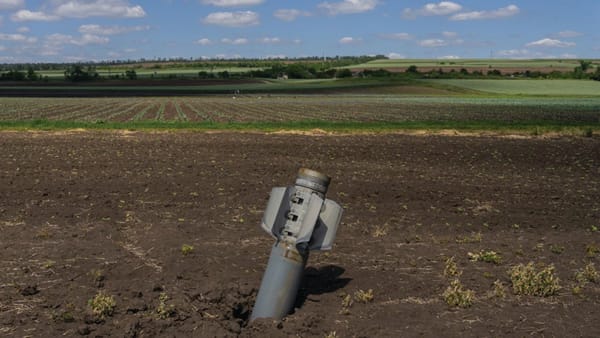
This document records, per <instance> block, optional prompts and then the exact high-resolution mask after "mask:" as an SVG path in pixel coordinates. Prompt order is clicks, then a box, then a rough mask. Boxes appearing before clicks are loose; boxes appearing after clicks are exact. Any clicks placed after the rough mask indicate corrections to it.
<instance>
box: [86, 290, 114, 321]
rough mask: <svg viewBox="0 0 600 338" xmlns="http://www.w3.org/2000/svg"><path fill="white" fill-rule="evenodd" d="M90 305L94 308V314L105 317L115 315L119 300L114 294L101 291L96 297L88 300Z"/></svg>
mask: <svg viewBox="0 0 600 338" xmlns="http://www.w3.org/2000/svg"><path fill="white" fill-rule="evenodd" d="M88 306H89V307H90V308H91V309H92V313H93V314H95V315H96V316H99V317H100V318H104V317H106V316H112V315H113V313H114V311H115V307H116V306H117V302H116V301H115V298H114V297H113V296H109V295H107V294H105V293H104V292H102V291H100V292H99V293H98V294H97V295H96V296H95V297H94V298H92V299H90V300H89V301H88Z"/></svg>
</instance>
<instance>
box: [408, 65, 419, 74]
mask: <svg viewBox="0 0 600 338" xmlns="http://www.w3.org/2000/svg"><path fill="white" fill-rule="evenodd" d="M406 72H407V73H418V72H419V70H418V69H417V66H415V65H410V66H408V68H406Z"/></svg>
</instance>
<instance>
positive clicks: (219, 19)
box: [202, 11, 260, 27]
mask: <svg viewBox="0 0 600 338" xmlns="http://www.w3.org/2000/svg"><path fill="white" fill-rule="evenodd" d="M202 22H204V23H205V24H209V25H218V26H226V27H246V26H254V25H258V24H259V23H260V18H259V16H258V13H256V12H252V11H240V12H216V13H211V14H209V15H208V16H206V17H205V18H204V20H202Z"/></svg>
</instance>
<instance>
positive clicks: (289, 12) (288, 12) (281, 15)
mask: <svg viewBox="0 0 600 338" xmlns="http://www.w3.org/2000/svg"><path fill="white" fill-rule="evenodd" d="M310 15H311V14H310V12H306V11H301V10H298V9H278V10H276V11H275V13H273V16H274V17H276V18H277V19H279V20H283V21H294V20H296V19H297V18H298V17H301V16H310Z"/></svg>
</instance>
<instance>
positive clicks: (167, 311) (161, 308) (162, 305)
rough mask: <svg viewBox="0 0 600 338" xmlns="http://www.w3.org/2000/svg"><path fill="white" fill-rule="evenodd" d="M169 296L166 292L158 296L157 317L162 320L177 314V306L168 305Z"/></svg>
mask: <svg viewBox="0 0 600 338" xmlns="http://www.w3.org/2000/svg"><path fill="white" fill-rule="evenodd" d="M168 300H169V296H168V295H167V294H166V293H165V292H161V293H160V295H159V296H158V306H157V307H156V315H157V316H158V318H160V319H167V318H169V317H171V316H173V315H174V314H175V306H174V305H167V301H168Z"/></svg>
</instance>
